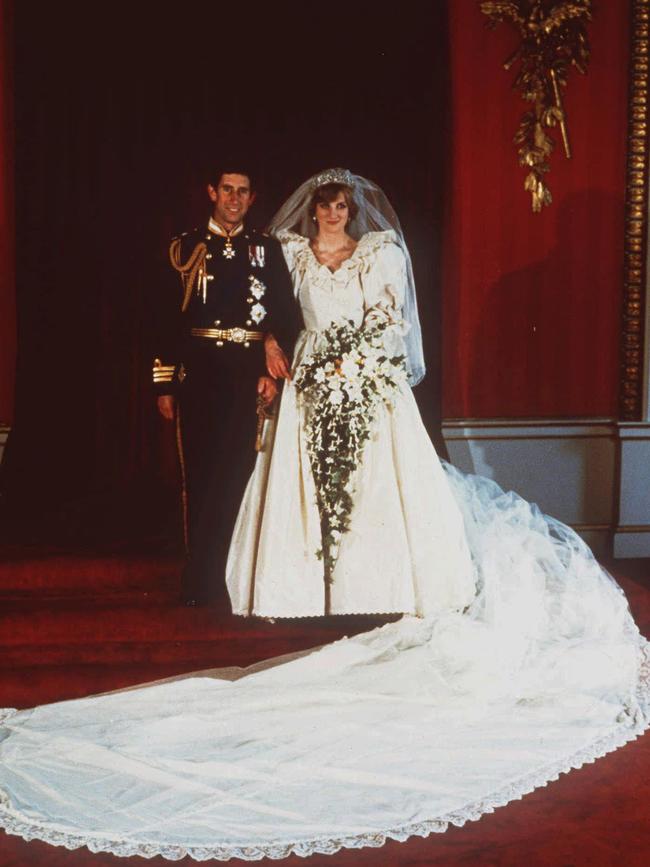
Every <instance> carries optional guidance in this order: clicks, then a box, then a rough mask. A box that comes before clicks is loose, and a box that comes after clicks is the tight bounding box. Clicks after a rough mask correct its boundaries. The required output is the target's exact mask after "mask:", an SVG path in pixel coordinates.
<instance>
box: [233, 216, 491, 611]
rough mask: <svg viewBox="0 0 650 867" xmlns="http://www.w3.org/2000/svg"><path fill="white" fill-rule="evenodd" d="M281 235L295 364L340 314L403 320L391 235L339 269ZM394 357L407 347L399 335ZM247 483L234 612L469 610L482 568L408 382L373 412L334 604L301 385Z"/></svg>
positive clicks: (401, 266)
mask: <svg viewBox="0 0 650 867" xmlns="http://www.w3.org/2000/svg"><path fill="white" fill-rule="evenodd" d="M279 238H280V240H281V242H282V248H283V252H284V255H285V258H286V260H287V264H288V266H289V270H290V272H291V276H292V280H293V284H294V289H295V291H296V294H297V297H298V300H299V302H300V306H301V309H302V314H303V317H304V322H305V330H304V331H302V332H301V334H300V336H299V338H298V341H297V345H296V350H295V354H294V369H295V368H296V367H297V366H298V365H299V364H300V363H301V361H302V360H303V359H304V358H305V357H306V356H308V355H309V353H311V352H313V351H314V350H315V349H318V348H319V346H320V344H321V343H322V337H321V334H322V332H323V331H324V329H326V328H328V327H329V326H330V325H331V324H332V323H333V322H344V321H352V322H354V324H355V325H356V326H361V324H362V322H363V321H364V320H365V321H370V322H371V321H373V320H374V319H377V318H383V319H385V318H390V319H391V320H395V319H398V318H399V311H400V309H401V308H402V304H403V286H404V283H405V270H406V263H405V259H404V254H403V253H402V251H401V249H400V248H399V246H398V245H397V243H395V241H396V239H395V234H394V232H390V231H387V232H368V233H366V234H365V235H364V236H363V238H361V240H360V241H359V243H358V244H357V247H356V249H355V251H354V254H353V255H352V256H351V257H350V258H349V259H347V260H345V261H344V262H343V264H342V265H341V267H340V268H339V269H338V270H337V271H336V272H335V273H332V272H331V271H330V269H329V268H327V267H326V266H325V265H322V264H320V263H319V262H318V260H317V259H316V257H315V256H314V253H313V252H312V250H311V247H310V245H309V241H308V239H307V238H304V237H302V236H301V235H298V234H295V233H293V232H283V233H280V235H279ZM389 339H390V340H391V343H392V344H393V345H392V346H391V347H390V352H391V354H395V355H398V354H403V352H404V348H403V346H401V345H399V344H400V343H401V340H400V337H399V335H398V334H396V333H394V332H393V333H392V334H391V336H390V338H389ZM263 445H264V448H263V450H262V451H261V452H260V454H259V456H258V460H257V464H256V467H255V471H254V473H253V475H252V477H251V480H250V482H249V484H248V487H247V489H246V493H245V495H244V499H243V503H242V507H241V509H240V512H239V517H238V520H237V523H236V526H235V531H234V534H233V539H232V544H231V548H230V555H229V557H228V566H227V584H228V591H229V593H230V598H231V601H232V607H233V613H235V614H242V615H250V614H254V615H258V616H262V617H305V616H315V615H322V614H325V613H330V614H361V613H366V614H378V613H391V612H401V613H404V614H416V615H418V616H425V615H427V616H428V615H434V614H438V613H440V612H441V611H445V610H450V609H462V608H464V607H465V606H466V605H468V604H469V603H470V601H471V600H472V598H473V596H474V584H475V581H474V569H473V565H472V560H471V555H470V552H469V549H468V546H467V542H466V538H465V530H464V527H463V520H462V516H461V513H460V509H459V507H458V505H457V504H456V501H455V500H454V498H453V496H452V493H451V490H450V488H449V484H448V482H447V479H446V478H445V473H444V470H443V469H442V467H441V465H440V462H439V460H438V458H437V456H436V453H435V450H434V448H433V445H432V444H431V440H430V439H429V437H428V436H427V433H426V431H425V429H424V425H423V424H422V421H421V419H420V414H419V412H418V408H417V405H416V403H415V398H414V397H413V393H412V391H411V389H410V387H409V386H408V384H407V382H406V380H404V382H403V385H402V387H401V389H400V391H399V393H398V394H397V396H396V398H395V401H394V406H393V407H392V408H388V407H384V408H383V410H382V411H381V412H380V413H379V415H378V417H377V418H376V419H375V420H374V423H373V425H372V436H371V439H370V440H369V442H367V443H366V445H365V447H364V451H363V459H362V463H361V467H360V468H359V470H358V472H357V473H356V475H355V479H354V511H353V513H352V515H351V523H350V529H349V531H348V532H347V533H345V534H344V535H343V537H342V539H341V545H340V549H339V555H338V558H337V562H336V567H335V569H334V574H333V581H332V583H331V588H330V604H329V610H328V611H326V600H325V583H324V576H323V561H322V559H319V558H318V557H317V556H316V552H317V551H318V549H319V548H321V547H322V543H321V525H320V518H319V513H318V507H317V504H316V490H315V488H314V481H313V477H312V472H311V468H310V463H309V455H308V453H307V446H306V435H305V409H304V407H303V406H302V405H301V401H300V396H299V394H298V393H297V390H296V388H295V387H294V386H293V385H292V383H290V382H289V383H287V385H286V386H285V389H284V393H283V395H282V401H281V405H280V409H279V412H278V418H277V423H271V424H269V425H268V426H267V430H266V432H265V440H264V444H263Z"/></svg>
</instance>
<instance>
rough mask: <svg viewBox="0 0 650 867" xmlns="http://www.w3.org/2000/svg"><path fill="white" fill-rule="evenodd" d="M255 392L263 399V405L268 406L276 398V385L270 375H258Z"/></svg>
mask: <svg viewBox="0 0 650 867" xmlns="http://www.w3.org/2000/svg"><path fill="white" fill-rule="evenodd" d="M257 393H258V394H259V396H260V397H261V398H262V400H263V401H264V406H269V405H270V404H272V403H273V401H274V400H275V398H276V395H277V393H278V387H277V385H276V384H275V381H274V380H273V379H271V377H270V376H260V378H259V379H258V380H257Z"/></svg>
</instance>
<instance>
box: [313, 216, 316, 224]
mask: <svg viewBox="0 0 650 867" xmlns="http://www.w3.org/2000/svg"><path fill="white" fill-rule="evenodd" d="M312 220H313V221H314V223H315V222H316V214H314V216H313V217H312Z"/></svg>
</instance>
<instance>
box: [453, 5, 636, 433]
mask: <svg viewBox="0 0 650 867" xmlns="http://www.w3.org/2000/svg"><path fill="white" fill-rule="evenodd" d="M594 6H595V14H594V21H593V23H592V24H591V25H590V27H589V35H590V40H591V46H592V60H591V64H590V66H589V70H588V73H587V75H586V76H581V75H579V74H578V73H577V72H572V73H571V75H570V78H569V85H568V88H567V90H566V96H565V108H566V110H567V114H568V121H569V135H570V139H571V144H572V148H573V158H572V159H571V160H567V159H566V158H565V156H564V152H563V148H562V144H561V140H560V136H559V131H558V132H557V133H555V139H556V148H555V152H554V154H553V157H552V160H551V171H550V173H549V175H548V183H549V186H550V188H551V192H552V194H553V197H554V201H553V204H552V205H551V206H550V207H549V208H546V209H545V210H544V211H543V213H541V214H534V213H532V211H531V206H530V194H529V193H527V192H525V191H524V189H523V180H524V169H522V168H521V167H519V166H518V165H517V155H516V149H515V146H514V145H513V142H512V138H513V135H514V133H515V130H516V128H517V126H518V123H519V118H520V115H521V114H522V112H523V111H524V110H525V109H526V104H525V103H524V102H523V101H522V100H521V99H520V97H519V95H518V94H517V93H515V92H514V91H513V90H512V89H511V84H512V81H513V78H514V75H513V71H512V70H511V71H510V72H506V71H504V69H503V61H504V60H505V59H506V58H507V57H508V56H509V55H510V54H511V53H512V50H513V49H514V47H515V45H516V43H517V41H518V35H517V34H516V32H515V31H514V29H512V28H510V27H508V26H505V25H501V26H500V27H499V28H497V29H496V30H495V31H490V30H488V29H486V19H485V17H484V16H483V15H482V14H481V13H480V11H479V4H478V3H477V2H475V0H454V2H453V3H450V4H449V15H450V45H451V58H450V65H451V78H452V136H453V147H452V149H451V151H452V157H451V166H450V175H449V177H450V188H449V190H448V199H447V201H448V219H447V221H446V231H447V237H446V243H445V245H444V249H445V255H446V261H445V276H446V279H445V286H444V292H443V304H444V311H445V312H444V321H443V335H444V338H443V372H444V373H443V378H444V383H443V414H444V416H445V417H448V418H453V417H464V418H488V417H494V418H496V417H501V418H517V417H526V416H528V417H535V416H537V417H544V416H546V417H551V416H556V417H562V416H601V415H604V416H611V415H615V414H616V407H617V387H618V368H619V360H618V359H619V322H620V306H621V297H622V277H623V232H624V191H625V151H626V122H627V81H628V63H629V41H630V40H629V26H630V20H629V4H628V3H623V2H621V3H606V2H601V3H595V4H594Z"/></svg>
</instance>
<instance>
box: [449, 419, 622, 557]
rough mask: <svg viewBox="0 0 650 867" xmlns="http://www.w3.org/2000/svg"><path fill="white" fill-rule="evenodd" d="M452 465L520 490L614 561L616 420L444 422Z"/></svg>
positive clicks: (527, 497)
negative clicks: (612, 540)
mask: <svg viewBox="0 0 650 867" xmlns="http://www.w3.org/2000/svg"><path fill="white" fill-rule="evenodd" d="M442 430H443V436H444V438H445V442H446V444H447V448H448V450H449V457H450V459H451V462H452V463H453V464H454V465H455V466H457V467H458V468H459V469H461V470H463V471H465V472H469V473H478V474H479V475H483V476H487V477H488V478H491V479H494V480H495V481H496V482H498V484H499V485H501V487H503V488H505V489H506V490H514V491H516V492H517V493H518V494H520V495H521V496H522V497H525V499H527V500H529V501H530V502H533V503H537V505H538V506H539V507H540V509H542V511H543V512H546V513H547V514H549V515H553V516H554V517H556V518H559V520H561V521H563V522H564V523H566V524H569V525H570V526H572V527H574V529H576V530H577V532H579V533H580V535H581V536H582V537H583V538H584V539H585V541H586V542H587V543H588V544H589V545H590V546H591V547H592V548H593V549H594V551H595V552H596V553H597V554H599V555H601V556H602V555H603V554H607V553H611V537H612V532H613V530H614V526H615V521H616V514H617V501H618V490H617V472H616V467H617V452H618V429H617V425H616V422H615V421H614V420H613V419H560V420H555V419H552V420H543V421H540V420H530V421H528V420H518V421H512V420H500V419H489V420H480V421H474V420H467V419H459V420H453V419H449V420H446V421H445V422H443V428H442Z"/></svg>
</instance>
